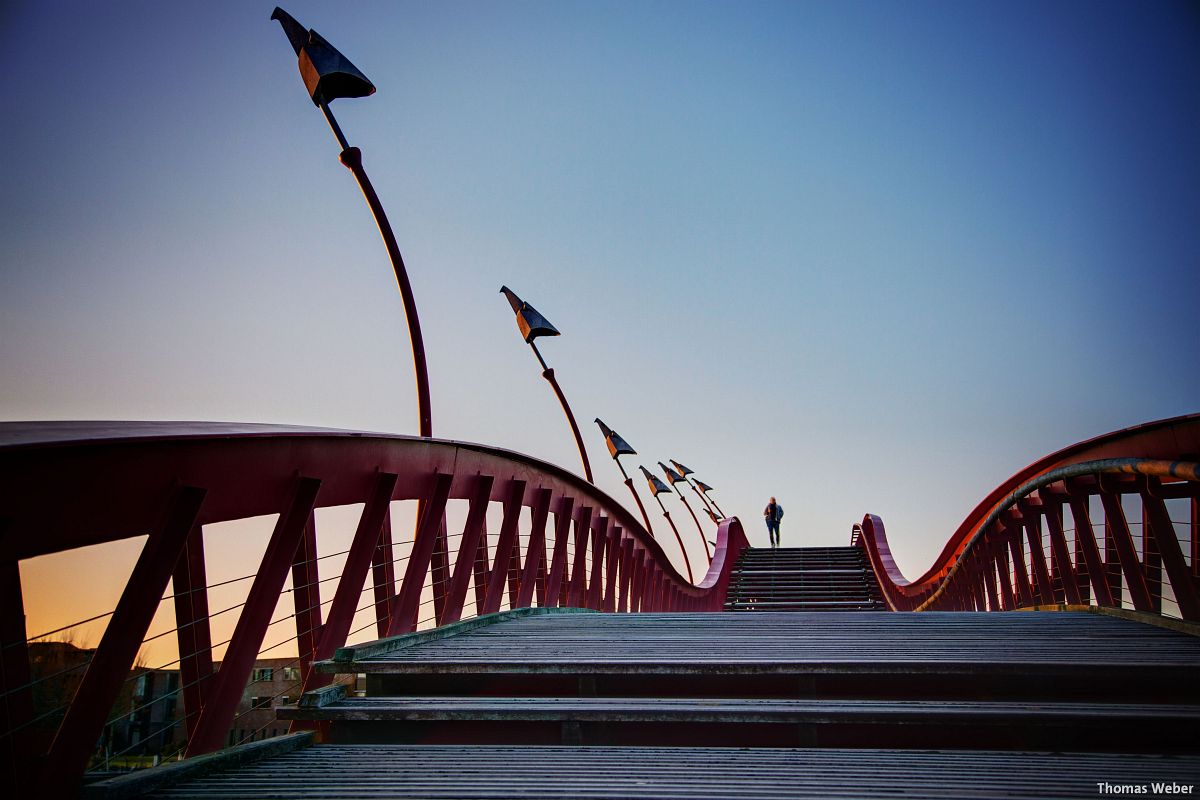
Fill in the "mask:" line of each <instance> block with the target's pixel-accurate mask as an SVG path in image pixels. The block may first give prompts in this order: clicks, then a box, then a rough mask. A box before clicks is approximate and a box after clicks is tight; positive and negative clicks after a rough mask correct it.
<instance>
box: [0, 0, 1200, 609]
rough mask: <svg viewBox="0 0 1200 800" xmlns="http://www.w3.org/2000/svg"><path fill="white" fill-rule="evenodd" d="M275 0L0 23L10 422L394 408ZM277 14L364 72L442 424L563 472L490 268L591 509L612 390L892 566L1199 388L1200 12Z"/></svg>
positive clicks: (656, 437)
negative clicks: (525, 325) (573, 423)
mask: <svg viewBox="0 0 1200 800" xmlns="http://www.w3.org/2000/svg"><path fill="white" fill-rule="evenodd" d="M271 8H272V5H271V3H270V2H267V3H264V4H261V5H259V4H254V3H248V2H242V1H241V0H239V2H205V3H196V4H189V5H185V4H181V3H161V2H140V3H134V2H115V3H68V2H40V1H39V2H21V0H17V2H8V3H5V4H4V5H3V6H2V7H0V34H2V35H3V40H4V42H5V47H4V48H3V49H2V50H0V81H2V82H3V88H4V93H3V94H4V97H5V110H4V115H5V124H4V125H3V126H0V143H2V146H0V174H2V175H3V180H4V187H5V189H4V191H3V193H2V194H0V204H2V206H0V419H6V420H27V419H189V420H191V419H195V420H235V421H253V422H281V423H295V424H312V425H320V426H328V427H340V428H353V429H364V430H379V431H388V432H398V433H416V430H417V421H416V410H415V400H414V393H413V389H412V377H411V375H412V372H411V359H410V354H409V345H408V340H407V333H406V328H405V325H404V319H403V310H402V307H401V305H400V300H399V296H398V294H397V292H396V289H395V282H394V279H393V277H392V275H391V270H390V267H389V265H388V262H387V260H386V256H385V253H384V250H383V248H382V246H381V244H380V242H379V238H378V235H377V232H376V231H375V229H374V227H373V223H372V221H371V219H370V216H369V214H368V212H367V209H366V207H365V205H364V203H363V201H362V197H361V195H360V194H359V192H358V189H357V187H356V186H355V184H354V181H353V179H352V177H351V176H350V174H349V173H348V172H347V170H346V169H345V168H344V167H342V166H341V165H340V164H339V163H338V160H337V152H338V148H337V145H336V143H335V142H334V139H333V137H332V136H331V134H330V132H329V130H328V128H327V126H326V125H325V122H324V121H323V119H322V118H321V115H320V113H319V111H318V110H316V109H315V108H314V107H313V105H312V103H311V102H310V101H309V99H308V98H307V96H306V93H305V91H304V88H303V84H302V83H301V80H300V77H299V74H298V72H297V69H296V59H295V56H294V54H293V53H292V51H291V49H290V47H289V46H288V43H287V41H286V39H285V38H284V36H283V34H282V32H281V31H280V29H279V27H278V26H277V25H276V23H274V22H271V21H269V19H268V17H269V15H270V13H271ZM286 8H287V10H288V11H290V12H291V13H292V14H293V15H294V16H296V17H297V18H298V19H299V20H300V21H301V22H302V23H303V24H304V25H306V26H310V27H313V28H315V29H316V30H318V31H319V32H320V33H321V34H322V35H324V36H325V37H326V38H327V39H329V40H330V41H331V42H332V43H333V44H334V45H335V46H337V47H339V48H340V49H341V50H342V51H343V52H344V53H345V54H346V55H347V56H348V57H349V58H351V59H352V60H353V61H354V62H355V64H356V65H357V66H358V67H359V68H361V69H362V70H363V71H364V72H365V73H366V74H367V75H368V76H369V77H370V78H371V79H372V80H373V81H374V82H375V83H376V85H377V86H378V87H379V91H378V93H377V94H376V95H375V96H373V97H371V98H367V99H362V100H340V101H337V102H336V103H335V104H334V110H335V112H336V113H337V114H338V117H339V119H340V121H341V124H342V127H343V129H344V130H345V132H346V134H347V136H348V138H349V139H350V142H351V143H352V144H355V145H358V146H360V147H361V148H362V149H363V152H364V159H365V163H366V166H367V169H368V170H369V172H370V174H371V176H372V179H373V181H374V183H375V186H376V189H377V190H378V191H379V194H380V196H381V198H382V200H383V202H384V204H385V205H386V207H387V209H388V211H389V212H390V214H391V218H392V222H393V225H394V227H395V228H396V231H397V236H398V238H399V241H400V246H401V249H402V250H403V252H404V254H405V259H406V261H407V263H408V267H409V272H410V275H411V279H412V283H413V287H414V291H415V293H416V299H417V304H418V307H419V309H420V314H421V322H422V325H423V328H424V334H425V340H426V347H427V352H428V359H429V364H430V369H431V380H432V394H433V404H434V413H433V423H434V433H435V435H438V436H441V437H446V438H456V439H466V440H473V441H479V442H485V443H490V444H495V445H500V446H504V447H508V448H512V449H516V450H520V451H524V452H527V453H530V454H533V455H536V456H539V457H541V458H544V459H547V460H549V461H552V462H555V463H558V464H563V465H566V466H568V467H571V468H573V469H578V456H577V454H576V452H575V449H574V444H573V441H572V439H571V437H570V433H569V431H568V429H567V427H566V424H565V421H564V420H563V419H562V416H561V413H560V411H559V409H558V406H557V403H556V401H555V399H554V397H553V395H552V393H551V392H550V390H549V387H547V386H546V385H545V383H544V381H542V380H541V378H540V377H539V369H538V367H537V364H536V362H535V361H534V359H533V357H532V355H531V354H530V353H529V352H528V348H527V347H525V346H524V345H523V344H522V343H521V340H520V338H519V336H518V334H517V332H516V328H515V325H514V323H513V317H512V312H511V310H510V309H509V307H508V305H507V303H506V302H505V301H504V298H503V297H502V296H500V295H499V294H498V293H497V290H498V289H499V287H500V285H501V284H507V285H508V286H510V287H512V288H513V289H514V290H515V291H516V292H517V293H518V294H520V295H521V296H522V297H523V298H524V299H526V300H528V301H529V302H530V303H531V304H532V305H534V306H535V307H537V308H538V309H539V310H540V311H541V312H542V313H544V314H545V315H546V316H547V317H548V318H549V319H550V320H551V321H552V322H553V323H554V324H555V325H556V326H557V327H558V328H559V329H560V330H561V331H562V332H563V336H562V337H561V338H558V339H552V340H544V344H543V345H542V352H543V354H544V355H545V356H546V358H547V360H548V361H549V363H550V364H551V365H552V366H554V367H555V368H556V373H557V375H558V378H559V380H560V382H561V384H562V386H563V388H564V390H565V392H566V394H567V396H568V398H569V399H570V400H571V401H572V403H573V405H574V408H575V411H576V414H577V416H578V417H579V418H580V420H581V422H584V423H585V424H584V433H585V436H586V437H587V441H588V446H589V448H590V453H591V456H592V460H593V466H594V468H595V472H596V474H597V479H598V483H600V485H601V486H602V487H603V488H605V489H607V490H608V491H609V492H610V493H611V494H613V495H614V496H615V497H617V498H618V499H624V497H625V495H624V487H622V486H621V485H620V483H619V474H618V473H617V470H616V469H615V468H614V467H613V465H612V464H610V463H608V459H607V457H606V452H605V450H604V447H603V441H602V439H601V438H600V437H599V435H598V433H597V431H596V429H595V427H594V426H593V425H591V423H590V421H591V419H592V418H593V417H595V416H600V417H602V418H603V419H604V420H605V421H606V422H608V423H609V424H610V425H612V426H613V427H614V428H616V429H617V430H618V431H619V432H620V433H621V434H622V435H623V436H624V437H625V438H626V439H628V440H629V442H630V443H631V444H632V445H633V446H634V447H635V448H637V449H638V450H639V452H640V453H641V454H642V456H643V457H644V461H643V463H646V464H647V466H652V465H653V462H654V461H658V460H666V459H668V458H675V459H678V460H680V461H682V462H683V463H685V464H687V465H689V466H691V467H692V468H693V469H695V470H696V472H697V476H698V477H700V478H701V479H703V480H705V481H707V482H708V483H711V484H713V485H714V486H715V487H717V491H716V494H715V496H716V498H717V500H718V502H719V503H720V504H721V505H722V507H723V508H724V509H725V511H726V512H728V513H731V514H737V515H739V516H741V517H743V519H745V520H746V522H747V530H748V532H749V533H750V535H751V539H752V541H753V542H754V543H756V544H759V545H765V544H766V535H765V531H764V530H763V528H762V525H761V522H760V521H759V514H760V511H761V508H762V506H763V505H764V504H765V502H766V499H767V496H768V495H770V494H774V495H777V496H778V497H779V499H780V501H781V502H782V503H783V504H784V506H785V507H786V509H787V516H786V519H785V520H784V524H783V535H784V543H785V544H791V545H799V544H843V543H846V542H847V540H848V536H849V531H850V526H851V524H852V523H853V522H855V521H857V520H860V519H861V518H862V516H863V514H865V513H868V512H870V513H875V514H879V515H881V516H882V518H883V519H884V521H885V523H886V524H887V529H888V533H889V535H890V537H891V542H892V549H893V552H894V553H895V555H896V557H897V561H898V563H899V564H900V566H901V568H902V569H904V570H905V571H906V572H907V573H908V574H909V575H910V577H915V576H916V575H917V574H919V573H920V572H921V571H923V570H924V569H925V568H926V567H927V566H928V565H929V563H930V562H931V561H932V559H933V558H934V556H935V555H936V553H937V552H938V550H940V548H941V546H942V544H943V543H944V542H945V540H946V538H947V537H948V536H949V534H950V533H951V532H952V531H953V529H954V528H955V527H956V526H957V525H958V523H959V522H960V521H961V520H962V519H963V517H965V516H966V514H967V513H968V512H969V511H970V509H971V508H972V507H973V506H974V505H975V503H976V502H978V500H979V499H980V498H982V497H983V495H985V494H986V493H987V492H988V491H989V490H991V489H992V488H993V487H994V486H996V485H997V484H998V483H1000V482H1001V481H1003V480H1004V479H1005V478H1006V477H1008V476H1009V475H1011V474H1012V473H1014V472H1015V471H1017V470H1018V469H1019V468H1021V467H1022V466H1024V465H1026V464H1027V463H1029V462H1031V461H1033V460H1035V459H1037V458H1039V457H1040V456H1042V455H1044V454H1046V453H1048V452H1050V451H1053V450H1055V449H1057V448H1059V447H1062V446H1065V445H1068V444H1070V443H1073V442H1076V441H1079V440H1081V439H1084V438H1088V437H1091V436H1094V435H1098V434H1101V433H1104V432H1107V431H1110V430H1114V429H1118V428H1122V427H1127V426H1129V425H1133V424H1136V423H1140V422H1144V421H1148V420H1152V419H1157V418H1161V417H1167V416H1173V415H1177V414H1184V413H1189V412H1195V411H1197V410H1200V409H1198V403H1197V397H1198V389H1200V371H1198V370H1197V364H1198V363H1200V333H1197V327H1196V317H1195V312H1196V304H1197V300H1198V299H1200V270H1198V268H1200V12H1198V11H1197V6H1196V5H1195V4H1194V3H1183V2H1180V3H1171V2H1147V3H1132V2H1045V0H1040V1H1039V2H1003V3H999V2H997V3H979V2H905V3H898V2H837V3H834V2H828V3H805V2H787V3H767V2H753V3H704V2H636V3H634V2H628V3H626V2H591V3H576V2H520V3H482V2H480V3H457V2H450V3H400V2H379V3H366V2H364V3H354V4H337V5H332V4H328V3H321V2H315V1H314V2H290V3H288V5H287V6H286ZM629 462H630V463H629V466H630V467H631V468H634V467H635V465H636V464H637V459H636V458H632V459H629ZM679 513H682V510H681V509H679ZM697 550H698V544H697ZM29 574H30V573H27V581H28V580H29V577H28V576H29ZM210 575H211V571H210ZM110 607H111V606H110ZM30 632H31V633H33V632H34V631H32V630H31V631H30Z"/></svg>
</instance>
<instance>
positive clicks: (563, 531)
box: [546, 496, 575, 606]
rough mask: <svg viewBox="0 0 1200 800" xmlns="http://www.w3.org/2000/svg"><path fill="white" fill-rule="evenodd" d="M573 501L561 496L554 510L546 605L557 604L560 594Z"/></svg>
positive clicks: (565, 567) (564, 570)
mask: <svg viewBox="0 0 1200 800" xmlns="http://www.w3.org/2000/svg"><path fill="white" fill-rule="evenodd" d="M574 504H575V501H574V500H573V499H572V498H570V497H565V496H564V497H561V498H559V501H558V509H557V510H556V511H555V512H554V555H553V556H552V557H551V559H550V573H549V575H547V576H546V605H548V606H556V605H559V598H560V596H561V595H562V585H563V576H564V575H565V574H566V571H567V541H568V540H569V538H570V536H571V516H572V515H571V511H572V509H573V507H574Z"/></svg>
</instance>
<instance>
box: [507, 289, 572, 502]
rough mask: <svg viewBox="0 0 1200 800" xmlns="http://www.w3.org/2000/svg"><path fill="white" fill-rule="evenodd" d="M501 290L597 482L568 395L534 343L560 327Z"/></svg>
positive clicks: (511, 293)
mask: <svg viewBox="0 0 1200 800" xmlns="http://www.w3.org/2000/svg"><path fill="white" fill-rule="evenodd" d="M500 292H501V293H502V294H503V295H504V296H505V297H507V298H508V304H509V305H510V306H512V310H513V313H515V314H516V315H517V328H518V329H519V330H520V331H521V337H522V338H523V339H524V340H525V343H526V344H528V345H529V346H530V347H531V348H533V354H534V355H535V356H537V360H538V363H539V364H541V365H542V377H543V378H545V379H546V380H547V381H548V382H549V384H550V386H551V388H553V389H554V394H555V395H556V396H557V397H558V402H559V403H561V404H562V409H563V412H564V413H565V414H566V415H567V422H569V423H571V433H573V434H575V445H576V446H577V447H578V448H579V458H580V459H582V460H583V475H584V477H585V478H587V480H588V483H595V481H593V480H592V465H591V464H590V463H588V457H587V450H585V449H584V447H583V437H582V436H580V435H579V426H578V425H576V424H575V415H574V414H572V413H571V407H570V406H569V405H567V396H566V395H565V394H563V390H562V388H561V387H560V386H559V385H558V381H557V380H555V379H554V370H553V369H551V368H550V367H548V366H546V359H544V358H542V354H541V352H540V351H539V350H538V348H537V344H535V343H534V339H536V338H538V337H539V336H559V335H560V334H559V332H558V328H556V327H554V326H553V325H551V324H550V320H548V319H546V318H545V317H543V316H542V315H541V314H539V313H538V311H537V309H536V308H534V307H533V306H531V305H529V303H526V302H525V301H524V300H522V299H521V298H519V297H517V295H516V294H515V293H514V292H513V290H512V289H509V288H508V287H507V286H501V287H500Z"/></svg>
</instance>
